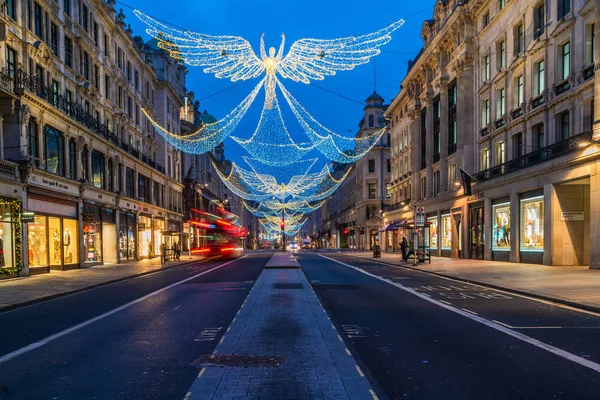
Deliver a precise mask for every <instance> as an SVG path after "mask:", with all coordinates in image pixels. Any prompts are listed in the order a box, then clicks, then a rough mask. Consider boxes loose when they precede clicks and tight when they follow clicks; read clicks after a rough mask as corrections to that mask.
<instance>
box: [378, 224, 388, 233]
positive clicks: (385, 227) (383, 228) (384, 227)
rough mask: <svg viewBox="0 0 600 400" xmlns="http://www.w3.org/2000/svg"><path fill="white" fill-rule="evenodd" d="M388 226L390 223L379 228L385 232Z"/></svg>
mask: <svg viewBox="0 0 600 400" xmlns="http://www.w3.org/2000/svg"><path fill="white" fill-rule="evenodd" d="M388 226H390V224H386V225H384V226H383V227H382V228H379V232H385V231H387V230H388Z"/></svg>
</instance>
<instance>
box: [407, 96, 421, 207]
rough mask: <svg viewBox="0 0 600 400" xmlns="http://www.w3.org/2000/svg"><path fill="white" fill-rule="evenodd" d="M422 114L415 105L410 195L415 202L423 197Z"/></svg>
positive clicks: (411, 127) (411, 132)
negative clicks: (421, 172)
mask: <svg viewBox="0 0 600 400" xmlns="http://www.w3.org/2000/svg"><path fill="white" fill-rule="evenodd" d="M420 119H421V113H420V110H418V109H417V105H415V109H414V110H413V112H412V121H411V123H410V138H411V147H410V148H411V151H410V168H411V176H410V181H411V191H412V193H409V196H410V199H411V200H412V201H415V200H417V199H418V198H419V196H420V195H421V179H420V171H421V161H420V157H421V140H420V128H421V121H420Z"/></svg>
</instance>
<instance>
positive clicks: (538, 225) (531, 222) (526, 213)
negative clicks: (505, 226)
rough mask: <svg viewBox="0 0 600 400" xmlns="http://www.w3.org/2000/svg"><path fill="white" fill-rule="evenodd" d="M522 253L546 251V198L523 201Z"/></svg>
mask: <svg viewBox="0 0 600 400" xmlns="http://www.w3.org/2000/svg"><path fill="white" fill-rule="evenodd" d="M520 237H521V243H520V248H521V251H544V197H543V196H540V197H535V198H531V199H525V200H521V227H520Z"/></svg>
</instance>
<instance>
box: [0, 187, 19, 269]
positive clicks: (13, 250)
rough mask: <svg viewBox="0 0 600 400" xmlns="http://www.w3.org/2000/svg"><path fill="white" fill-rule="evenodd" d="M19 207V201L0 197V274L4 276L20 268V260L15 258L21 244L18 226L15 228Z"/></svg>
mask: <svg viewBox="0 0 600 400" xmlns="http://www.w3.org/2000/svg"><path fill="white" fill-rule="evenodd" d="M20 207H21V204H20V202H19V201H17V200H14V199H10V198H3V197H0V213H1V216H0V268H2V269H3V271H0V272H2V273H3V274H5V275H11V274H13V273H16V272H18V271H19V267H22V262H21V259H20V257H17V256H18V255H20V252H21V244H22V241H21V240H20V226H17V225H18V222H17V217H18V214H19V212H20ZM17 230H18V232H17ZM17 236H19V237H17Z"/></svg>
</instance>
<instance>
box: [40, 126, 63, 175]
mask: <svg viewBox="0 0 600 400" xmlns="http://www.w3.org/2000/svg"><path fill="white" fill-rule="evenodd" d="M63 140H64V139H63V134H62V132H60V131H58V130H56V129H54V128H52V127H50V126H49V125H46V126H45V127H44V147H45V148H44V154H45V159H44V161H45V165H46V171H48V172H51V173H53V174H57V175H64V161H65V160H64V155H65V154H64V151H65V150H64V145H63Z"/></svg>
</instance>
